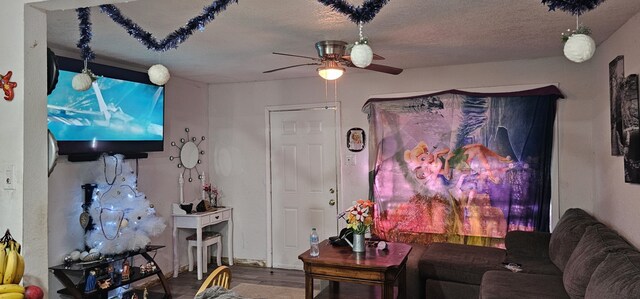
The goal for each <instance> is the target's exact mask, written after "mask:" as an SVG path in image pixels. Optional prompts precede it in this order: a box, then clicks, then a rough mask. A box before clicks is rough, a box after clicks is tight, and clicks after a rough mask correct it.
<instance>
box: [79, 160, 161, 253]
mask: <svg viewBox="0 0 640 299" xmlns="http://www.w3.org/2000/svg"><path fill="white" fill-rule="evenodd" d="M99 162H102V163H101V164H103V165H100V166H101V167H100V168H103V169H104V171H103V173H102V174H101V175H99V176H98V180H97V182H96V184H97V187H96V188H95V190H94V191H93V198H92V201H91V205H90V207H89V211H88V212H89V214H90V215H91V218H92V219H93V223H94V227H93V230H89V231H87V232H86V234H85V243H86V245H87V246H88V247H89V248H92V249H97V250H98V251H99V252H100V253H101V254H118V253H122V252H125V251H136V250H139V249H142V248H145V247H146V246H147V245H148V244H149V243H150V242H151V239H150V237H152V236H157V235H159V234H160V233H162V231H164V229H165V227H166V224H165V223H164V220H163V219H162V218H161V217H158V216H157V215H156V210H155V208H154V206H153V204H151V203H150V202H149V200H148V199H147V197H146V196H145V195H144V193H142V192H140V191H139V190H138V187H137V178H136V174H135V173H134V172H133V170H132V168H131V166H130V165H129V164H128V163H125V162H124V159H123V156H122V155H115V156H109V155H103V156H102V157H101V158H100V161H99Z"/></svg>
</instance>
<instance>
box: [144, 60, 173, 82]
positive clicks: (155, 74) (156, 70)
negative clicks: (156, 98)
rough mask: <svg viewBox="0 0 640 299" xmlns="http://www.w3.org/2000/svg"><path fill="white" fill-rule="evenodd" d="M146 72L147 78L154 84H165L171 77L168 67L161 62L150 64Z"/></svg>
mask: <svg viewBox="0 0 640 299" xmlns="http://www.w3.org/2000/svg"><path fill="white" fill-rule="evenodd" d="M147 73H148V74H149V80H151V82H152V83H153V84H155V85H165V84H167V82H169V79H170V78H171V75H169V69H167V68H166V67H165V66H164V65H162V64H154V65H152V66H151V67H150V68H149V71H148V72H147Z"/></svg>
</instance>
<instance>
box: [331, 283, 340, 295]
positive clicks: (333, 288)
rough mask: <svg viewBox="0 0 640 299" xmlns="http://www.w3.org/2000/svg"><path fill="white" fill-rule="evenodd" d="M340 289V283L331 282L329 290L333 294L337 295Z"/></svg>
mask: <svg viewBox="0 0 640 299" xmlns="http://www.w3.org/2000/svg"><path fill="white" fill-rule="evenodd" d="M339 289H340V283H338V282H337V281H333V280H329V290H330V291H331V294H337V293H338V290H339Z"/></svg>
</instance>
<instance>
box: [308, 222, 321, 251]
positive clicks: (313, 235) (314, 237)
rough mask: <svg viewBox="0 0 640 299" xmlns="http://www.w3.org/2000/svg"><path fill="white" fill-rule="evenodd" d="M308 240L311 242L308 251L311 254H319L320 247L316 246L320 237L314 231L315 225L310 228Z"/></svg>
mask: <svg viewBox="0 0 640 299" xmlns="http://www.w3.org/2000/svg"><path fill="white" fill-rule="evenodd" d="M309 241H310V243H311V251H310V254H311V256H318V255H320V248H319V247H318V243H320V238H319V237H318V232H317V231H316V228H315V227H314V228H312V229H311V236H310V237H309Z"/></svg>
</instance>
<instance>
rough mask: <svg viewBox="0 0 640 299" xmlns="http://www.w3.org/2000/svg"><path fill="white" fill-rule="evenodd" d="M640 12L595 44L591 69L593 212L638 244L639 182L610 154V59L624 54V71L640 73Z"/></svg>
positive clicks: (639, 241) (639, 238)
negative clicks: (626, 174)
mask: <svg viewBox="0 0 640 299" xmlns="http://www.w3.org/2000/svg"><path fill="white" fill-rule="evenodd" d="M638 28H640V14H638V15H636V16H634V17H633V18H631V19H630V20H629V21H628V22H627V23H626V24H625V25H623V26H622V27H621V28H620V29H619V30H618V31H616V33H614V34H613V35H612V36H611V37H609V39H607V40H606V41H605V42H604V43H602V44H601V45H600V47H598V51H597V52H596V55H595V57H594V58H593V64H595V66H596V67H595V68H594V70H593V72H592V73H591V77H592V79H591V81H592V82H594V84H593V86H592V88H591V94H592V98H593V102H594V109H593V112H594V114H593V116H594V121H593V140H597V141H598V142H595V143H594V152H595V157H594V162H593V163H594V165H595V186H596V195H595V205H594V211H595V214H596V216H597V217H598V218H599V219H601V220H603V221H604V222H605V223H607V224H610V225H611V226H613V227H614V228H616V229H617V230H619V231H623V232H624V235H625V237H627V239H628V240H629V241H630V242H632V243H633V244H634V245H635V246H636V247H640V230H639V229H638V226H639V225H640V220H639V218H638V211H640V185H638V184H627V183H625V182H624V165H623V164H624V161H623V158H622V157H613V156H611V144H610V140H611V138H610V136H611V131H610V129H609V128H610V112H609V111H610V108H609V107H610V105H609V62H610V61H611V60H613V59H614V58H615V57H616V56H618V55H624V60H625V62H624V69H625V75H626V76H628V75H630V74H639V73H640V37H639V36H638Z"/></svg>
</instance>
